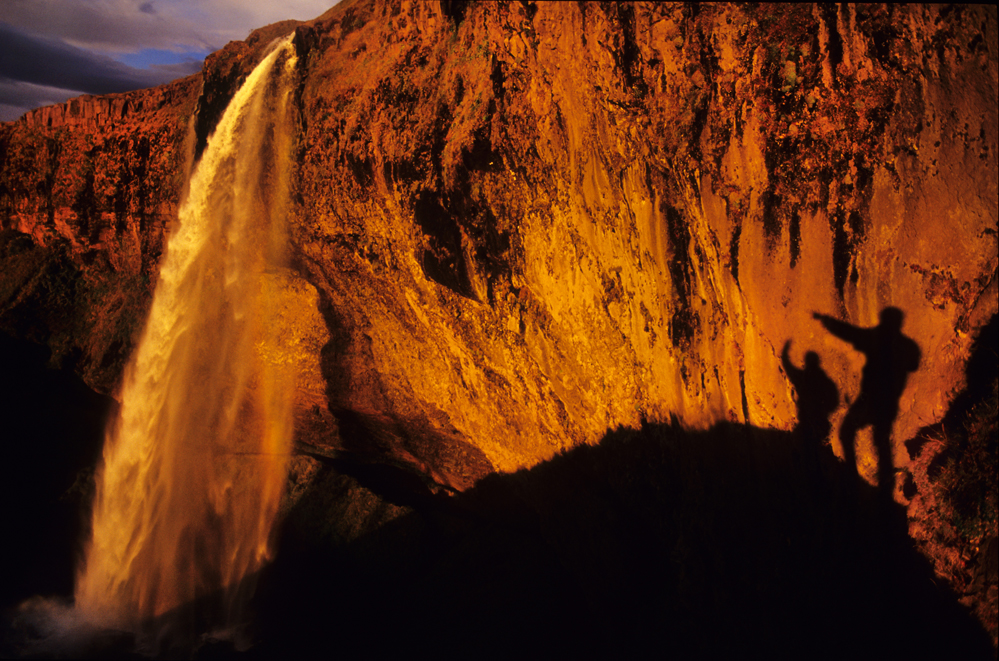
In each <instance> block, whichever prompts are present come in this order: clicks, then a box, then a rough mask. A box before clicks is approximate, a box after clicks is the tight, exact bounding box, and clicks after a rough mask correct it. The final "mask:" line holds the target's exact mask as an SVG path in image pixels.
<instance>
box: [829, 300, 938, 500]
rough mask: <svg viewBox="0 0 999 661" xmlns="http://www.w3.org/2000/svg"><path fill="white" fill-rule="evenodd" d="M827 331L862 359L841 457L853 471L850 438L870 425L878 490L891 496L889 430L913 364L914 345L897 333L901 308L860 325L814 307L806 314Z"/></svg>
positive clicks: (842, 434) (843, 428) (915, 356)
mask: <svg viewBox="0 0 999 661" xmlns="http://www.w3.org/2000/svg"><path fill="white" fill-rule="evenodd" d="M812 316H813V317H814V318H815V319H818V320H819V321H820V322H821V323H822V325H823V326H824V327H825V329H826V330H828V331H829V332H830V333H832V334H833V335H835V336H836V337H838V338H840V339H841V340H844V341H846V342H849V343H850V344H852V345H853V347H854V348H855V349H856V350H857V351H860V352H861V353H863V354H864V356H865V357H866V358H867V362H866V363H865V364H864V369H863V372H861V380H860V394H859V395H857V399H856V400H855V401H854V402H853V405H852V406H851V407H850V410H849V411H847V413H846V417H844V418H843V423H842V424H841V425H840V428H839V439H840V441H841V442H842V444H843V458H844V460H845V461H846V464H847V467H848V468H849V469H850V470H851V471H852V472H853V473H854V474H856V471H857V457H856V447H855V441H856V436H857V432H858V431H859V430H860V429H863V428H864V427H867V426H872V427H873V428H874V446H875V448H876V450H877V453H878V489H879V490H880V491H881V493H882V494H884V495H886V496H888V497H891V494H892V491H893V490H894V488H895V466H894V462H893V461H892V451H891V431H892V425H893V424H894V423H895V417H896V416H897V415H898V402H899V399H901V397H902V393H903V392H904V391H905V384H906V381H907V380H908V378H909V373H910V372H914V371H916V370H917V369H918V368H919V360H920V356H921V352H920V350H919V345H917V344H916V343H915V341H913V340H912V339H911V338H909V337H906V336H905V335H903V334H902V320H903V318H904V317H905V315H904V313H903V312H902V311H901V310H899V309H898V308H895V307H888V308H885V309H883V310H882V311H881V314H880V317H879V320H880V323H878V325H877V326H875V327H874V328H860V327H857V326H854V325H852V324H849V323H847V322H844V321H840V320H838V319H834V318H833V317H829V316H827V315H824V314H820V313H818V312H814V313H812Z"/></svg>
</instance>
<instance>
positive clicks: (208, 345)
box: [76, 37, 296, 635]
mask: <svg viewBox="0 0 999 661" xmlns="http://www.w3.org/2000/svg"><path fill="white" fill-rule="evenodd" d="M295 64H296V58H295V55H294V47H293V46H292V43H291V37H288V38H286V39H285V40H284V41H283V42H281V43H280V44H278V45H277V47H276V48H275V49H274V50H273V51H272V52H271V53H270V54H269V55H268V56H267V57H266V59H264V60H263V61H262V62H261V63H260V64H259V65H258V66H257V67H256V69H255V70H254V71H253V72H252V73H251V74H250V76H249V77H248V78H247V80H246V83H245V84H244V85H243V86H242V88H241V89H240V90H239V91H238V92H237V93H236V95H235V97H234V98H233V99H232V102H231V103H230V104H229V107H228V108H227V110H226V112H225V115H224V116H223V117H222V120H221V122H220V123H219V125H218V128H217V129H216V131H215V133H214V134H213V135H212V137H211V139H210V140H209V142H208V146H207V148H206V150H205V152H204V155H203V157H202V159H201V161H200V162H199V163H198V165H197V167H196V169H195V171H194V173H193V175H192V177H191V181H190V189H189V192H188V195H187V198H186V200H185V201H184V203H183V205H182V207H181V209H180V214H179V222H178V224H177V226H176V227H175V228H174V230H173V233H172V235H171V237H170V239H169V243H168V246H167V250H166V254H165V257H164V261H163V264H162V268H161V272H160V280H159V283H158V284H157V287H156V293H155V295H154V298H153V304H152V309H151V311H150V316H149V319H148V321H147V323H146V327H145V329H144V332H143V335H142V338H141V341H140V343H139V345H138V348H137V351H136V354H135V356H134V357H133V360H132V362H131V364H130V365H129V367H128V369H127V372H126V375H125V382H124V386H123V391H122V403H121V409H120V415H119V417H118V419H117V420H116V421H115V423H114V425H113V426H112V428H111V429H110V430H109V432H108V438H107V441H106V444H105V449H104V466H103V470H102V473H101V474H100V476H99V477H98V486H97V493H96V496H95V501H94V512H93V539H92V541H91V543H90V546H89V547H88V549H87V552H86V559H85V564H84V566H83V568H82V570H81V572H80V574H79V576H78V579H77V587H76V610H77V611H78V612H79V613H80V614H81V615H83V616H85V617H86V618H88V619H89V620H90V621H92V622H95V623H99V624H100V625H102V626H106V627H114V628H120V629H127V630H132V631H140V630H143V629H144V628H148V627H150V626H156V627H161V628H162V626H163V625H162V623H163V621H164V620H169V619H170V618H171V617H172V616H171V614H173V613H178V612H182V611H184V609H190V608H191V606H190V605H191V604H203V603H211V604H213V606H212V607H211V608H212V609H213V611H212V613H213V614H212V616H211V618H212V619H215V620H217V621H215V622H213V623H211V624H210V625H209V626H215V627H219V628H224V627H227V626H229V627H231V626H235V625H237V624H238V623H239V620H240V618H241V617H242V614H241V612H240V609H241V606H243V605H245V601H246V599H247V598H248V596H249V593H250V592H252V583H253V576H254V575H255V572H257V570H259V569H260V568H261V566H262V565H263V564H264V563H265V562H266V561H267V560H268V557H269V554H270V546H269V536H270V532H271V527H272V524H273V522H274V519H275V516H276V513H277V509H278V503H279V500H280V498H281V493H282V487H283V484H284V479H285V471H286V466H285V457H286V456H287V454H288V452H289V448H290V443H291V432H292V409H291V405H292V402H291V398H290V393H291V392H292V391H293V385H294V384H293V383H292V379H293V374H290V373H289V372H290V370H289V369H288V368H287V366H286V365H283V364H282V361H281V360H280V359H278V358H277V356H279V355H280V347H279V346H277V336H276V334H275V333H276V330H275V329H274V327H273V324H270V323H269V319H270V318H271V313H272V312H273V310H274V307H275V306H276V305H277V303H278V300H277V299H278V297H277V292H276V291H275V288H276V285H275V284H274V283H275V278H274V277H272V275H273V273H274V272H275V271H276V270H279V269H280V268H281V267H282V265H283V246H284V245H285V229H284V218H285V216H286V210H287V200H288V187H289V171H290V162H291V147H292V144H291V143H292V137H291V133H290V128H289V126H290V123H291V122H290V119H291V111H292V106H293V103H292V99H291V94H292V89H293V83H294V77H295ZM204 608H205V607H202V609H204ZM199 617H201V616H200V615H199ZM153 622H157V623H158V624H156V625H151V624H150V623H153ZM160 633H162V631H160ZM157 635H159V633H157Z"/></svg>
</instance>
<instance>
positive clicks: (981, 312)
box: [0, 0, 999, 503]
mask: <svg viewBox="0 0 999 661" xmlns="http://www.w3.org/2000/svg"><path fill="white" fill-rule="evenodd" d="M442 4H443V8H442V6H440V5H439V4H438V3H416V2H408V1H401V2H379V1H375V0H357V1H354V2H351V1H349V0H348V1H346V2H343V3H341V4H340V5H337V6H336V7H334V8H333V9H331V10H330V11H329V12H327V13H326V14H325V15H323V16H322V17H320V18H318V19H316V20H314V21H311V22H309V23H305V24H301V25H298V26H297V27H296V26H294V25H292V24H287V25H284V24H282V25H280V27H279V26H272V28H271V29H270V32H267V34H266V35H264V34H263V33H260V35H258V36H257V37H256V38H252V37H251V39H250V40H248V42H246V43H238V44H230V45H229V46H227V47H226V49H224V50H223V51H221V52H220V53H218V54H216V55H213V56H211V57H210V58H209V60H208V61H207V63H206V71H205V73H204V74H203V75H202V76H201V77H194V78H191V79H186V80H183V81H178V82H176V83H173V84H172V85H170V86H166V87H164V88H159V89H157V90H150V91H145V92H136V93H131V94H130V95H120V96H117V97H112V98H108V99H103V98H102V99H80V100H74V101H71V102H69V103H68V105H66V106H64V107H62V108H61V109H59V108H51V109H41V110H38V111H33V112H32V113H30V114H29V115H27V116H26V117H25V118H23V119H22V120H20V121H19V122H16V123H13V124H8V125H4V126H3V127H2V129H0V153H2V154H3V166H2V167H3V173H2V177H0V182H2V184H0V185H2V189H0V214H2V215H0V221H2V223H3V228H5V230H7V229H16V230H19V231H21V232H25V233H28V234H31V235H32V237H34V241H35V242H36V243H37V244H39V245H40V246H44V247H45V248H46V249H51V250H56V248H55V247H53V246H56V244H57V243H58V242H59V241H62V240H63V239H65V241H67V242H68V247H66V246H64V247H63V248H59V250H65V251H66V254H68V255H69V256H70V261H72V263H73V264H75V265H76V267H75V268H78V269H80V271H81V273H83V280H84V281H85V283H84V284H85V286H84V287H83V290H82V291H85V292H91V293H89V294H87V295H88V296H91V298H87V299H85V301H92V302H93V305H96V306H98V307H99V306H102V305H103V306H104V308H102V309H105V310H106V314H103V315H102V317H101V318H102V319H104V321H92V322H90V323H89V325H88V324H87V323H81V324H79V325H78V326H74V327H73V328H71V329H68V330H65V329H64V330H60V331H58V332H56V331H54V330H53V329H52V328H51V324H50V323H49V322H46V321H45V320H44V319H42V321H39V322H38V323H37V324H36V325H35V326H37V328H35V326H33V327H32V328H35V330H34V331H32V332H34V333H35V334H36V336H38V337H40V338H41V339H43V340H50V338H51V337H56V336H58V337H60V338H62V339H61V340H60V341H61V342H63V343H64V345H65V347H66V349H65V351H64V352H63V353H65V354H67V355H68V354H70V353H71V352H72V348H73V347H78V348H81V350H82V357H81V360H82V362H81V363H80V366H81V371H82V372H83V373H84V374H87V375H91V376H90V380H91V382H92V383H96V384H99V385H101V386H102V387H104V388H105V389H110V388H112V387H113V384H114V379H115V378H116V372H115V369H120V360H117V359H108V360H109V361H110V362H107V361H106V360H105V358H104V357H105V356H107V355H108V354H109V351H110V349H109V347H110V340H108V339H107V338H108V337H110V335H109V334H108V333H106V332H105V330H103V328H104V327H105V326H106V325H107V323H108V322H107V319H117V317H115V315H116V314H120V313H119V312H118V309H117V308H114V307H113V305H112V304H111V303H110V301H115V300H118V298H120V297H121V292H123V291H132V289H130V287H131V285H129V283H132V282H133V281H135V279H136V278H139V277H140V275H141V277H144V278H146V280H148V279H149V278H151V277H152V278H154V277H155V276H154V275H153V274H154V273H155V265H156V263H157V260H158V255H159V251H160V249H161V246H162V232H163V228H164V226H165V225H167V224H168V223H169V222H170V220H171V218H172V215H171V214H172V213H174V212H175V211H176V208H177V200H178V199H179V198H180V196H181V195H182V192H183V182H184V179H185V176H186V175H185V173H186V172H187V169H188V168H189V165H188V163H189V158H190V155H191V154H193V153H195V151H197V148H198V145H200V144H201V142H202V141H203V140H204V139H205V137H206V135H207V132H208V131H210V128H211V126H212V125H213V123H212V122H213V120H212V119H211V116H212V113H216V116H217V113H218V107H219V106H220V105H221V107H224V103H225V102H226V99H227V98H229V97H230V96H231V94H232V92H233V89H234V87H235V86H236V85H237V84H238V82H239V80H240V79H241V77H243V76H245V74H246V71H247V70H248V68H249V67H251V66H252V64H253V63H254V62H255V61H256V60H258V59H259V53H260V52H261V51H262V49H263V48H264V47H265V45H266V44H265V43H264V42H265V41H268V40H269V38H270V36H272V33H273V34H277V33H279V32H281V31H287V30H290V29H291V28H292V27H294V29H295V30H296V37H295V39H296V42H295V43H296V45H297V47H298V52H299V58H300V76H301V83H300V90H299V103H300V108H301V112H300V118H301V119H300V126H299V132H298V136H299V137H298V141H299V142H298V154H299V155H298V164H297V167H298V170H297V174H296V181H297V184H296V203H295V208H294V211H293V218H292V219H291V226H292V230H291V234H292V242H293V251H294V254H295V256H296V261H297V264H298V266H299V267H300V270H301V272H302V273H303V274H304V276H305V278H306V279H307V280H308V282H309V283H311V286H312V287H314V288H315V290H316V291H317V292H318V300H319V305H318V311H310V310H305V308H304V307H303V306H302V305H299V304H298V303H296V304H295V306H294V307H295V310H294V311H293V312H289V316H291V317H294V318H295V319H302V320H303V321H301V322H298V323H302V324H308V325H310V327H314V328H312V329H311V330H310V331H309V332H308V333H307V334H308V335H309V337H311V338H313V339H312V340H311V344H310V345H309V346H311V347H313V348H312V349H311V351H313V352H314V353H316V354H318V355H316V356H314V362H315V361H318V363H319V365H320V368H319V369H318V370H313V371H312V376H311V377H309V378H306V379H305V380H304V381H305V385H303V387H302V389H303V402H305V401H307V402H308V406H304V405H303V406H302V407H300V408H301V411H302V413H301V415H300V418H301V422H300V428H301V430H302V432H301V434H302V437H303V438H305V439H306V440H307V441H308V442H310V443H312V444H313V445H318V446H322V445H329V446H332V447H335V448H340V449H347V450H350V451H353V452H357V453H361V454H364V455H365V456H369V457H372V458H377V459H378V460H385V461H390V462H393V463H394V464H396V465H402V466H404V467H406V469H407V470H410V471H412V472H415V473H418V474H419V475H420V476H421V477H423V478H424V479H425V480H427V481H428V483H433V484H436V485H438V486H439V487H442V488H446V489H454V490H463V489H466V488H467V487H469V486H471V485H472V484H473V483H474V482H475V481H476V480H477V479H479V478H480V477H482V476H483V475H485V474H487V473H489V472H492V471H514V470H517V469H520V468H524V467H529V466H532V465H534V464H537V463H538V462H540V461H542V460H545V459H549V458H551V457H552V456H554V455H555V454H557V453H559V452H560V451H563V450H565V449H567V448H570V447H572V446H576V445H579V444H584V443H594V442H596V441H598V440H599V439H600V438H601V437H603V435H604V434H606V433H607V431H608V430H611V429H615V428H618V427H621V426H625V427H635V426H638V425H639V424H641V422H642V421H643V420H644V421H652V422H655V421H669V420H670V419H671V418H674V417H675V418H676V419H677V420H678V421H679V422H681V423H682V424H683V425H685V426H687V427H689V428H695V429H704V428H707V427H708V426H710V425H712V424H714V423H717V422H721V421H732V422H740V423H749V424H751V425H755V426H758V427H765V428H777V429H785V430H787V429H791V428H792V427H794V426H795V424H796V422H797V420H796V416H797V406H796V401H795V387H794V386H793V384H792V380H791V379H790V378H789V374H788V369H787V368H786V367H785V365H783V364H782V358H781V353H782V349H783V348H784V346H785V344H786V343H787V342H788V341H790V342H791V345H790V351H789V357H788V360H789V361H790V363H791V364H793V365H794V366H797V367H798V368H800V367H801V366H802V365H803V364H804V363H805V362H806V359H805V354H806V352H815V354H816V356H817V357H818V359H819V363H818V364H819V365H820V366H821V369H822V370H823V371H824V373H825V374H827V375H828V377H829V378H830V379H831V381H832V383H833V384H835V388H836V390H837V401H838V402H839V403H838V405H837V406H836V408H835V410H834V412H833V413H832V419H831V422H832V428H831V431H830V433H829V434H828V442H829V443H831V445H832V446H833V449H834V451H835V452H836V453H837V454H838V455H839V456H843V455H844V448H843V442H842V441H841V439H840V437H839V435H838V434H837V431H836V430H837V429H839V427H840V423H841V422H842V421H843V419H844V418H845V417H846V416H847V414H848V412H849V411H850V410H851V406H852V404H853V403H854V402H856V401H857V400H858V398H860V397H861V394H862V392H861V391H862V390H863V389H866V388H868V387H870V386H865V385H864V382H863V379H864V377H863V374H864V366H865V362H866V361H867V357H866V356H865V354H864V353H863V352H862V351H859V350H857V349H856V348H854V347H853V346H851V344H850V343H849V342H847V341H845V340H844V339H842V333H840V334H839V335H840V336H837V334H834V333H833V332H830V330H827V328H826V327H824V326H823V324H822V323H821V322H820V320H818V319H816V318H815V317H814V316H813V313H814V312H819V313H822V314H825V315H829V316H830V317H832V318H835V319H838V320H841V321H843V322H845V323H847V324H849V325H850V326H851V327H852V328H854V329H865V328H874V327H876V326H878V325H879V319H880V318H881V317H880V315H881V313H882V311H883V310H884V309H886V308H897V309H898V310H900V311H902V313H903V314H904V320H903V322H902V325H901V328H900V331H899V332H900V333H901V334H903V335H904V336H905V337H907V338H910V339H911V340H912V341H913V342H914V343H915V346H917V347H918V353H919V360H918V368H915V369H913V370H909V371H907V372H906V376H907V380H906V381H904V383H903V385H904V390H903V391H902V394H901V397H900V399H899V400H898V404H897V406H898V412H897V415H893V416H890V417H891V419H890V421H889V422H888V423H884V424H887V425H888V428H890V430H891V434H890V439H891V440H890V442H889V445H888V446H887V447H882V446H879V441H878V438H877V437H876V436H877V435H876V434H874V433H873V432H872V428H871V427H870V426H867V427H864V428H862V429H861V430H860V431H859V433H858V434H856V439H855V442H854V444H855V452H856V461H857V469H858V472H859V473H860V475H861V476H863V477H864V478H865V479H867V480H868V481H870V482H875V481H877V480H878V476H879V473H880V474H881V476H882V480H884V479H885V477H884V476H885V475H889V476H890V475H891V472H892V471H891V470H887V471H885V470H884V469H885V467H884V466H881V467H879V465H878V464H879V455H880V457H881V462H880V463H885V457H890V461H891V463H892V464H893V466H892V467H891V468H892V469H894V470H896V471H900V472H899V475H901V474H902V473H901V471H904V469H906V467H907V465H908V464H909V462H910V458H909V456H908V453H907V452H906V449H905V447H904V444H903V441H904V440H905V439H908V438H910V437H912V436H913V434H914V433H915V432H916V430H917V429H919V428H920V427H922V426H924V425H927V424H930V423H933V422H936V421H938V420H940V419H941V417H942V416H943V414H944V412H945V411H946V409H947V406H948V403H949V400H950V397H951V396H952V394H953V393H954V392H955V391H956V390H957V389H959V388H960V387H961V386H962V385H963V384H962V380H963V374H964V371H963V366H964V362H965V360H966V358H967V355H968V349H969V346H970V344H971V342H972V341H973V339H974V336H975V334H976V332H977V330H978V329H979V328H980V327H981V326H983V325H984V324H985V323H986V322H987V321H988V320H989V318H990V317H991V316H992V315H993V314H995V312H996V308H997V290H996V278H995V276H996V269H997V262H999V255H997V243H996V237H997V218H999V212H997V206H996V200H997V196H999V190H997V171H999V168H997V162H996V153H997V148H999V145H997V126H996V122H997V117H996V112H995V99H996V94H997V80H999V58H997V53H996V51H995V44H996V39H997V21H996V12H995V9H994V8H992V9H990V8H988V7H956V8H937V7H891V6H888V7H885V6H880V7H868V6H864V7H853V6H852V5H850V6H846V5H844V6H843V7H842V8H835V7H834V8H831V9H830V8H820V7H811V6H803V5H791V6H769V5H767V6H741V7H735V6H728V5H703V6H702V5H698V6H696V7H695V6H682V5H669V4H665V3H650V4H634V5H632V4H627V5H618V4H611V5H609V6H607V5H599V6H598V5H593V4H577V3H508V4H497V3H467V4H463V3H442ZM264 36H266V37H267V39H265V38H264ZM201 81H204V85H203V89H202V90H201V91H200V92H199V89H198V88H199V85H200V83H201ZM199 94H200V99H201V101H200V103H199V100H198V99H199ZM117 115H122V117H121V118H118V117H117ZM59 237H61V238H59ZM60 245H61V244H60ZM19 254H20V253H19ZM60 254H61V253H60ZM15 257H16V256H15ZM4 259H7V260H8V262H6V263H12V262H10V261H9V260H12V259H14V257H12V256H10V255H8V256H6V257H4ZM107 273H113V274H120V277H119V275H116V276H115V277H114V278H110V276H106V275H100V276H98V275H97V274H107ZM4 277H7V276H6V271H5V276H4ZM88 278H89V280H88ZM101 278H105V279H104V280H101ZM108 278H110V280H108ZM25 279H26V280H25V281H27V276H25ZM106 280H107V286H106V287H105V289H101V288H100V286H99V285H100V283H104V282H105V281H106ZM143 282H145V280H143ZM95 283H96V284H95ZM8 289H11V291H14V288H13V286H11V287H8ZM5 291H6V290H0V293H3V292H5ZM17 291H19V292H21V291H22V289H17ZM139 291H140V294H138V295H136V297H135V298H130V299H128V300H129V301H131V302H130V303H129V305H130V306H131V307H129V308H128V309H134V310H140V311H141V310H142V309H143V308H142V306H143V305H144V304H145V303H144V301H147V300H148V292H149V286H148V285H147V286H146V287H145V288H141V289H140V290H139ZM94 292H96V293H94ZM300 294H301V292H300ZM18 296H20V298H18ZM310 296H311V294H301V295H300V296H299V297H298V298H296V299H295V300H296V301H307V302H308V301H311V298H310ZM116 297H117V298H116ZM29 302H30V301H28V300H27V299H26V298H25V297H24V295H22V294H10V295H7V298H2V297H0V319H3V320H4V323H5V325H6V326H5V327H7V326H11V324H12V323H13V322H11V321H10V320H11V319H14V318H23V317H18V315H23V314H25V313H24V310H25V309H26V308H25V306H27V305H28V303H29ZM46 305H47V304H46ZM18 306H20V307H18ZM39 306H41V308H44V307H45V305H42V304H39ZM36 307H37V306H36ZM305 307H308V305H306V306H305ZM41 308H39V309H41ZM32 309H34V308H32ZM46 309H47V308H46ZM320 315H321V316H320ZM42 316H43V317H44V315H42ZM40 318H41V317H40ZM115 323H118V324H119V325H118V326H117V327H118V328H120V330H119V331H116V333H118V335H122V334H123V333H124V336H125V337H127V336H128V335H127V333H125V332H124V330H121V329H129V328H131V329H134V328H135V326H136V324H137V323H138V322H137V321H134V320H133V321H131V322H127V323H126V322H125V321H121V322H115ZM46 324H48V325H46ZM46 333H48V336H46ZM59 333H62V334H61V335H60V334H59ZM327 333H328V338H329V339H328V341H326V342H325V344H324V345H323V346H322V347H321V348H319V347H320V345H321V344H322V343H323V341H324V340H322V339H317V338H323V337H325V336H326V334H327ZM22 334H24V333H23V332H22ZM50 343H51V342H50ZM102 343H103V344H102ZM128 346H129V345H128V344H127V342H126V343H125V344H123V345H122V347H124V348H119V353H122V354H125V353H127V347H128ZM57 354H58V352H57ZM104 362H107V365H106V366H105V367H103V368H102V367H101V365H102V364H103V363H104ZM909 372H911V373H909ZM861 399H863V398H861ZM324 400H325V401H324ZM886 406H887V405H886ZM310 407H311V408H310ZM307 410H308V411H312V413H310V414H306V411H307ZM884 424H882V429H883V428H884ZM888 479H891V478H890V477H889V478H888ZM900 483H901V482H900ZM882 486H883V487H884V488H886V489H887V490H889V491H893V492H894V496H895V498H896V499H897V500H898V501H899V502H902V503H906V502H907V497H906V496H905V494H904V493H903V491H902V490H901V489H895V488H894V485H882Z"/></svg>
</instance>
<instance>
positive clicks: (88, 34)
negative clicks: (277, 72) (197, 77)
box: [3, 0, 335, 52]
mask: <svg viewBox="0 0 999 661" xmlns="http://www.w3.org/2000/svg"><path fill="white" fill-rule="evenodd" d="M334 4H335V1H333V0H285V1H284V2H280V3H278V2H273V1H272V0H257V1H253V0H145V1H143V0H74V1H73V2H66V0H3V20H4V21H6V22H7V23H9V24H10V25H12V26H14V27H15V28H18V29H19V30H21V31H26V32H35V33H44V34H45V35H47V36H49V37H52V38H56V39H60V40H62V41H65V42H66V43H68V44H72V45H75V46H78V47H81V48H88V49H93V50H99V51H105V52H132V51H134V50H139V49H143V48H166V49H179V50H204V49H207V50H217V49H219V48H221V47H222V46H224V45H225V44H226V43H228V42H229V41H232V40H239V39H245V38H246V36H247V35H248V34H249V33H250V31H251V30H254V29H256V28H259V27H262V26H264V25H267V24H269V23H274V22H275V21H280V20H284V19H287V18H297V19H299V20H308V19H311V18H315V17H316V16H319V15H320V14H322V13H323V12H324V11H326V10H327V9H328V8H329V7H331V6H332V5H334Z"/></svg>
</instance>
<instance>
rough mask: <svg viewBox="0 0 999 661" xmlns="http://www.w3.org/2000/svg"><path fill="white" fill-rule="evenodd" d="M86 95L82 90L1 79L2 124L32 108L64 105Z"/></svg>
mask: <svg viewBox="0 0 999 661" xmlns="http://www.w3.org/2000/svg"><path fill="white" fill-rule="evenodd" d="M81 94H84V92H83V91H82V90H67V89H63V88H61V87H46V86H44V85H32V84H31V83H25V82H21V81H18V80H6V79H3V78H0V122H12V121H14V120H15V119H17V118H18V117H20V116H21V115H23V114H24V113H26V112H28V111H29V110H31V109H32V108H39V107H41V106H50V105H53V104H55V103H62V102H63V101H65V100H66V99H68V98H72V97H74V96H80V95H81Z"/></svg>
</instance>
